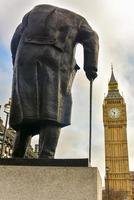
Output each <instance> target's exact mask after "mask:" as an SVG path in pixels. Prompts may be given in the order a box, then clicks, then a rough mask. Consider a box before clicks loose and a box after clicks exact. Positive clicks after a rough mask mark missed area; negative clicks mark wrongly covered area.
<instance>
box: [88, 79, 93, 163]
mask: <svg viewBox="0 0 134 200" xmlns="http://www.w3.org/2000/svg"><path fill="white" fill-rule="evenodd" d="M92 86H93V80H92V79H91V80H90V98H89V99H90V102H89V167H91V150H92V149H91V148H92Z"/></svg>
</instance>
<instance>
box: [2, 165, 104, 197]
mask: <svg viewBox="0 0 134 200" xmlns="http://www.w3.org/2000/svg"><path fill="white" fill-rule="evenodd" d="M101 191H102V185H101V178H100V175H99V172H98V170H97V168H95V167H93V168H92V167H43V166H42V167H40V166H6V165H1V166H0V199H1V200H102V195H101Z"/></svg>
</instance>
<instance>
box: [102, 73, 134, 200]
mask: <svg viewBox="0 0 134 200" xmlns="http://www.w3.org/2000/svg"><path fill="white" fill-rule="evenodd" d="M103 122H104V130H105V164H106V172H107V173H106V179H105V183H106V188H108V190H109V191H115V192H116V191H124V192H125V193H126V195H127V198H125V199H128V200H131V194H132V188H131V183H130V174H129V163H128V147H127V116H126V104H125V102H124V99H123V97H122V96H121V95H120V93H119V90H118V83H117V81H116V79H115V77H114V73H113V69H112V74H111V79H110V81H109V84H108V94H107V96H106V97H105V99H104V104H103Z"/></svg>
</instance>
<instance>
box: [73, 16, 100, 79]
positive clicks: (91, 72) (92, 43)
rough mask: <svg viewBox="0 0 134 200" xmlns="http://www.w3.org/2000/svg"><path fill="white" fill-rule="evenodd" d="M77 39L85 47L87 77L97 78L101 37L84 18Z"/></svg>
mask: <svg viewBox="0 0 134 200" xmlns="http://www.w3.org/2000/svg"><path fill="white" fill-rule="evenodd" d="M77 40H78V42H79V43H81V44H82V45H83V48H84V70H85V72H86V75H87V78H88V79H89V80H91V79H95V78H96V77H97V65H98V52H99V38H98V35H97V33H96V32H95V31H93V29H92V28H91V27H90V26H89V24H88V22H87V21H86V20H85V19H84V18H83V19H82V21H81V23H80V26H79V32H78V38H77Z"/></svg>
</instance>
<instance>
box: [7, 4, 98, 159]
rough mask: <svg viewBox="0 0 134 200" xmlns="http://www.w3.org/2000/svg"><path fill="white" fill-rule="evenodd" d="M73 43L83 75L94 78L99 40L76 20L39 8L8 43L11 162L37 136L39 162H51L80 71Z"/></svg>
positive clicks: (66, 122)
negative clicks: (79, 54)
mask: <svg viewBox="0 0 134 200" xmlns="http://www.w3.org/2000/svg"><path fill="white" fill-rule="evenodd" d="M77 43H81V44H82V45H83V47H84V70H85V73H86V76H87V78H88V79H89V80H94V79H95V78H96V76H97V62H98V49H99V44H98V36H97V34H96V33H95V32H94V31H93V30H92V28H91V27H90V26H89V25H88V23H87V21H86V20H85V19H84V18H83V17H82V16H80V15H78V14H76V13H73V12H71V11H69V10H66V9H61V8H58V7H55V6H51V5H38V6H36V7H34V8H33V9H32V10H31V11H30V12H28V13H27V14H26V15H25V16H24V18H23V20H22V23H21V24H20V25H19V26H18V27H17V29H16V31H15V33H14V35H13V38H12V41H11V53H12V61H13V83H12V105H11V113H10V126H11V127H12V128H13V129H15V130H16V138H15V142H14V148H13V154H12V157H13V158H21V157H24V155H25V151H26V148H27V145H28V143H29V141H30V139H31V137H32V136H34V135H36V134H39V158H54V154H55V150H56V146H57V142H58V138H59V135H60V130H61V128H62V127H65V126H68V125H70V116H71V106H72V98H71V87H72V83H73V80H74V77H75V74H76V72H77V70H78V69H79V66H78V65H77V64H76V61H75V58H74V55H75V47H76V45H77Z"/></svg>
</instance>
